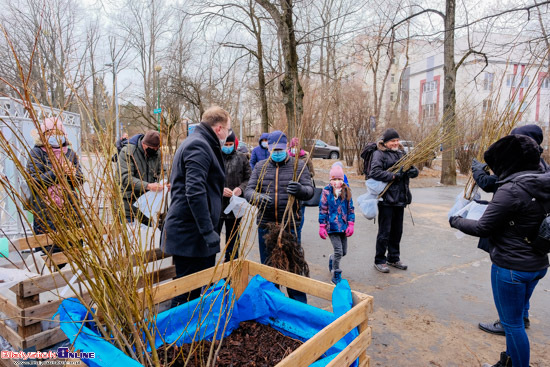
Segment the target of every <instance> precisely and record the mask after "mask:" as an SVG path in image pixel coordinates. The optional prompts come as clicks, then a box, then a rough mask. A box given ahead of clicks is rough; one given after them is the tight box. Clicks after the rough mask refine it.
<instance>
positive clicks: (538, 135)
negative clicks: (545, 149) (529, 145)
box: [510, 125, 544, 145]
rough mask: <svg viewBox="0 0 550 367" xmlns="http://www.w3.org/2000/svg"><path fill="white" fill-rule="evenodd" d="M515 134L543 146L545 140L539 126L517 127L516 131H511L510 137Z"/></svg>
mask: <svg viewBox="0 0 550 367" xmlns="http://www.w3.org/2000/svg"><path fill="white" fill-rule="evenodd" d="M514 134H515V135H525V136H528V137H530V138H531V139H533V140H535V141H536V142H537V144H538V145H541V144H542V140H543V139H544V135H543V133H542V129H541V128H540V127H539V126H537V125H525V126H521V127H516V128H515V129H513V130H512V131H510V135H514Z"/></svg>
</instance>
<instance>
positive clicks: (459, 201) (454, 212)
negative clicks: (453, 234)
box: [447, 188, 481, 219]
mask: <svg viewBox="0 0 550 367" xmlns="http://www.w3.org/2000/svg"><path fill="white" fill-rule="evenodd" d="M480 198H481V195H480V194H479V193H478V192H477V188H476V192H475V193H474V195H473V200H479V199H480ZM473 200H468V199H465V198H464V193H463V192H460V193H459V194H458V195H457V196H456V199H455V203H454V205H453V206H452V207H451V210H449V213H447V219H451V217H454V216H462V215H460V214H458V213H459V212H460V211H461V210H462V209H464V207H466V206H467V205H468V204H470V203H471V202H473Z"/></svg>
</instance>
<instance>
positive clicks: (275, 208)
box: [244, 154, 313, 225]
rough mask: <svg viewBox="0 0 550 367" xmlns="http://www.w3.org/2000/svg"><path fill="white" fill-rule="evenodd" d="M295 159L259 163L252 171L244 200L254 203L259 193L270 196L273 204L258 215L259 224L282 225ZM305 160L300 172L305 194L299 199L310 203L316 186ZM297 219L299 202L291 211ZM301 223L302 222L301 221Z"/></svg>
mask: <svg viewBox="0 0 550 367" xmlns="http://www.w3.org/2000/svg"><path fill="white" fill-rule="evenodd" d="M294 164H295V158H293V157H290V156H289V155H288V154H287V156H286V159H285V160H284V161H282V162H274V161H273V160H272V159H271V158H269V159H266V160H263V161H260V162H258V164H256V166H255V167H254V170H253V171H252V175H251V176H250V180H248V185H247V186H246V190H245V192H244V197H245V198H246V200H248V201H249V202H253V201H254V194H255V193H257V192H259V193H262V194H268V195H269V196H270V197H271V200H272V205H270V206H268V207H267V208H265V210H264V211H263V213H262V212H259V213H258V216H257V219H256V223H257V224H258V225H263V224H267V223H274V222H275V223H280V221H281V219H282V218H283V215H284V212H285V209H286V205H287V203H288V193H287V192H286V190H287V188H288V183H289V182H290V181H292V178H293V176H294ZM304 165H305V163H304V162H303V161H302V160H298V170H297V172H302V169H303V172H302V175H301V176H300V179H299V180H298V182H300V183H301V184H302V186H303V188H304V194H303V195H302V196H299V197H297V199H298V200H304V201H305V200H309V199H311V198H312V197H313V184H312V182H311V176H310V175H309V171H308V169H307V166H306V167H304ZM292 210H293V213H294V217H295V218H298V217H299V210H298V203H297V202H296V201H295V202H294V206H293V208H292ZM298 223H299V221H298Z"/></svg>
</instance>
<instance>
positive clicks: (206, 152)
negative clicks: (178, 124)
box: [160, 122, 225, 257]
mask: <svg viewBox="0 0 550 367" xmlns="http://www.w3.org/2000/svg"><path fill="white" fill-rule="evenodd" d="M224 179H225V168H224V165H223V158H222V151H221V148H220V140H219V139H218V137H217V136H216V133H214V130H212V128H211V127H210V126H209V125H207V124H206V123H204V122H201V123H200V124H199V125H198V126H197V127H196V128H195V131H194V132H193V133H192V134H191V135H190V136H189V137H188V138H187V139H185V140H184V141H183V143H181V145H180V146H179V148H178V150H177V151H176V154H175V155H174V163H173V165H172V175H171V176H170V184H171V187H172V188H171V197H172V202H171V204H170V207H169V208H168V213H167V215H166V220H165V222H164V227H163V229H162V235H161V239H160V241H161V248H162V250H163V251H164V252H166V253H167V254H170V255H178V256H187V257H208V256H212V255H214V254H216V253H218V252H220V245H219V244H218V245H217V246H215V247H208V246H207V245H206V241H205V239H204V236H206V235H208V234H210V233H211V232H212V231H215V230H216V229H217V228H218V222H219V220H220V215H221V213H222V195H223V185H224Z"/></svg>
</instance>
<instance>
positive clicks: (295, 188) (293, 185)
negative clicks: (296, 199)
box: [286, 181, 304, 196]
mask: <svg viewBox="0 0 550 367" xmlns="http://www.w3.org/2000/svg"><path fill="white" fill-rule="evenodd" d="M303 190H304V187H303V186H302V184H301V183H299V182H296V181H290V182H289V183H288V187H287V188H286V192H288V193H289V194H290V195H294V196H297V195H299V194H300V193H301V192H302V191H303Z"/></svg>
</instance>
